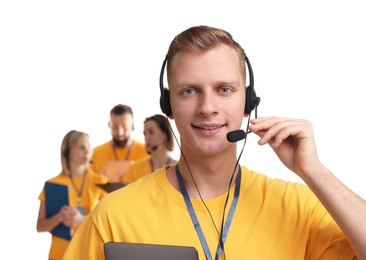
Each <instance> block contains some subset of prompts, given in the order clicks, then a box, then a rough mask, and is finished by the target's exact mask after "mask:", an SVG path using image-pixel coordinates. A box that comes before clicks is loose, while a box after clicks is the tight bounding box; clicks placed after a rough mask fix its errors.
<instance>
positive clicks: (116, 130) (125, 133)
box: [109, 113, 133, 147]
mask: <svg viewBox="0 0 366 260" xmlns="http://www.w3.org/2000/svg"><path fill="white" fill-rule="evenodd" d="M109 127H110V129H111V134H112V138H113V142H114V144H115V145H117V146H119V147H125V146H126V145H127V143H128V141H129V140H130V138H131V133H132V130H133V117H132V115H131V114H129V113H125V114H123V115H111V118H110V122H109Z"/></svg>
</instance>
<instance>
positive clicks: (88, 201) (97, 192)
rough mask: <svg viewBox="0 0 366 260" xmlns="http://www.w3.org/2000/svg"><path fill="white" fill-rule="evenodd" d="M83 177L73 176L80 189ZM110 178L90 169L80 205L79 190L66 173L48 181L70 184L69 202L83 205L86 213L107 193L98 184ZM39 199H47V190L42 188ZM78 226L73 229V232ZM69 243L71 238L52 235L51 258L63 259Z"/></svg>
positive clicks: (74, 204)
mask: <svg viewBox="0 0 366 260" xmlns="http://www.w3.org/2000/svg"><path fill="white" fill-rule="evenodd" d="M82 179H83V177H82V176H80V177H77V178H73V180H74V183H75V185H76V187H77V188H78V189H80V187H81V183H82ZM107 181H108V180H107V179H106V178H105V177H104V176H101V175H100V174H96V173H94V172H92V171H89V172H88V173H87V174H86V175H85V181H84V185H83V191H82V193H81V203H80V205H78V203H77V198H78V194H77V191H76V190H75V189H74V188H73V185H72V183H71V180H70V178H69V177H68V176H67V175H65V174H59V175H57V176H56V177H54V178H52V179H49V180H48V182H52V183H57V184H62V185H66V186H69V204H70V205H72V206H75V207H77V206H81V207H84V208H85V214H86V215H87V214H89V213H90V212H91V210H92V209H93V208H94V207H95V206H96V204H97V203H98V202H99V200H100V199H101V198H102V197H103V196H104V195H105V194H107V192H105V191H104V190H103V189H101V188H99V187H97V186H96V184H104V183H106V182H107ZM38 199H39V200H41V201H45V199H46V198H45V192H44V189H42V191H41V193H40V194H39V196H38ZM76 230H77V228H74V229H73V233H75V231H76ZM68 245H69V240H66V239H63V238H60V237H57V236H54V235H52V241H51V248H50V252H49V259H62V256H63V254H64V252H65V250H66V248H67V246H68Z"/></svg>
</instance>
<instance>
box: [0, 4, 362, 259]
mask: <svg viewBox="0 0 366 260" xmlns="http://www.w3.org/2000/svg"><path fill="white" fill-rule="evenodd" d="M362 2H363V1H361V0H360V1H353V0H347V1H346V0H344V1H319V0H310V1H309V0H308V1H290V0H288V1H285V0H278V1H271V0H262V1H231V0H228V1H212V0H210V1H208V0H207V1H193V0H190V1H148V0H145V1H75V0H74V1H67V0H66V1H36V0H35V1H16V0H14V1H10V0H9V1H2V2H1V3H0V92H1V94H0V116H1V117H0V119H1V135H0V144H1V149H0V152H1V156H0V158H1V174H2V185H1V188H0V194H1V199H2V205H1V208H2V209H1V213H0V219H1V221H0V223H1V225H2V228H1V234H2V241H3V242H2V247H1V248H2V250H1V251H0V258H1V259H5V256H6V255H8V256H9V255H12V256H11V257H10V258H11V259H47V254H48V250H49V244H50V235H49V234H48V233H37V231H36V220H37V214H38V207H39V201H38V199H37V197H38V195H39V192H40V191H41V189H42V187H43V183H44V182H45V181H46V180H47V179H48V178H51V177H53V176H55V175H56V174H58V173H59V171H60V152H59V150H60V145H61V140H62V138H63V136H64V135H65V134H66V132H68V131H69V130H71V129H77V130H81V131H85V132H87V133H89V134H90V136H91V142H92V146H95V145H97V144H100V143H102V142H106V141H108V140H109V139H110V133H109V128H108V126H107V123H108V118H109V110H110V109H111V108H112V107H113V106H114V105H116V104H118V103H125V104H128V105H131V106H132V107H133V109H134V112H135V121H136V122H135V126H136V129H135V131H134V133H133V135H134V137H135V138H136V139H139V140H141V141H143V135H142V129H143V123H142V122H143V120H144V119H145V117H147V116H151V115H153V114H155V113H161V111H160V107H159V103H158V99H159V95H160V93H159V85H158V80H159V72H160V68H161V64H162V61H163V58H164V55H165V53H166V51H167V48H168V45H169V44H170V41H171V40H172V38H173V37H174V36H175V35H176V34H178V33H179V32H181V31H182V30H184V29H186V28H188V27H190V26H194V25H201V24H203V25H211V26H216V27H221V28H223V29H226V30H228V31H229V32H230V33H232V34H233V36H234V38H235V39H236V40H237V41H238V42H239V43H240V44H241V45H242V46H243V47H244V49H245V50H246V52H247V55H248V56H249V58H250V60H251V63H252V66H253V70H254V75H255V88H256V91H257V94H258V96H260V97H261V99H262V102H261V104H260V106H259V110H258V113H259V116H269V115H276V116H288V117H295V118H306V119H308V120H310V121H311V122H312V123H313V126H314V129H315V135H316V141H317V147H318V153H319V156H320V157H321V159H322V161H323V163H324V164H325V165H327V166H328V168H330V169H331V170H332V171H333V172H334V174H335V175H337V176H338V177H339V178H340V179H341V180H342V181H343V182H345V183H346V184H347V185H348V186H349V187H350V188H351V189H353V190H354V191H355V192H357V193H358V194H359V195H360V196H362V197H363V198H366V189H365V184H364V178H365V177H364V175H365V169H364V162H365V161H363V160H365V145H366V141H365V132H366V131H365V117H364V111H366V105H365V98H364V97H365V95H364V92H365V85H366V84H365V83H366V80H365V69H366V67H365V60H366V50H365V49H366V48H365V46H366V42H365V36H364V35H365V25H366V16H365V9H364V7H363V5H364V4H363V3H362ZM240 113H241V112H240ZM172 123H173V122H172ZM173 125H174V123H173ZM257 140H258V139H257V137H256V136H254V135H249V137H248V142H247V146H246V147H245V151H244V154H243V157H242V159H241V163H242V164H246V165H247V166H249V167H250V168H253V169H255V170H256V171H258V172H262V173H265V174H267V175H269V176H271V177H278V178H282V179H286V180H293V181H299V179H298V178H297V177H296V176H294V175H293V174H292V173H290V172H289V171H288V170H287V169H286V168H284V166H282V165H281V163H280V162H279V161H278V160H277V158H276V157H275V155H274V153H273V152H272V150H270V148H269V147H268V146H264V147H260V146H258V145H257V144H256V142H257ZM176 147H177V146H176ZM241 147H242V142H241V143H239V146H238V148H241ZM176 150H177V149H176ZM174 154H175V157H176V158H178V151H176V152H175V153H174ZM85 239H88V238H85Z"/></svg>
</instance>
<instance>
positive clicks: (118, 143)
mask: <svg viewBox="0 0 366 260" xmlns="http://www.w3.org/2000/svg"><path fill="white" fill-rule="evenodd" d="M127 142H128V139H126V140H123V141H120V140H116V139H113V144H114V145H115V146H117V147H119V148H124V147H126V145H127Z"/></svg>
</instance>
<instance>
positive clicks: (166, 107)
mask: <svg viewBox="0 0 366 260" xmlns="http://www.w3.org/2000/svg"><path fill="white" fill-rule="evenodd" d="M160 108H161V110H162V111H163V113H164V114H165V115H166V116H170V115H171V114H172V109H171V107H170V97H169V90H167V89H166V88H164V90H163V92H162V94H161V96H160Z"/></svg>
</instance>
